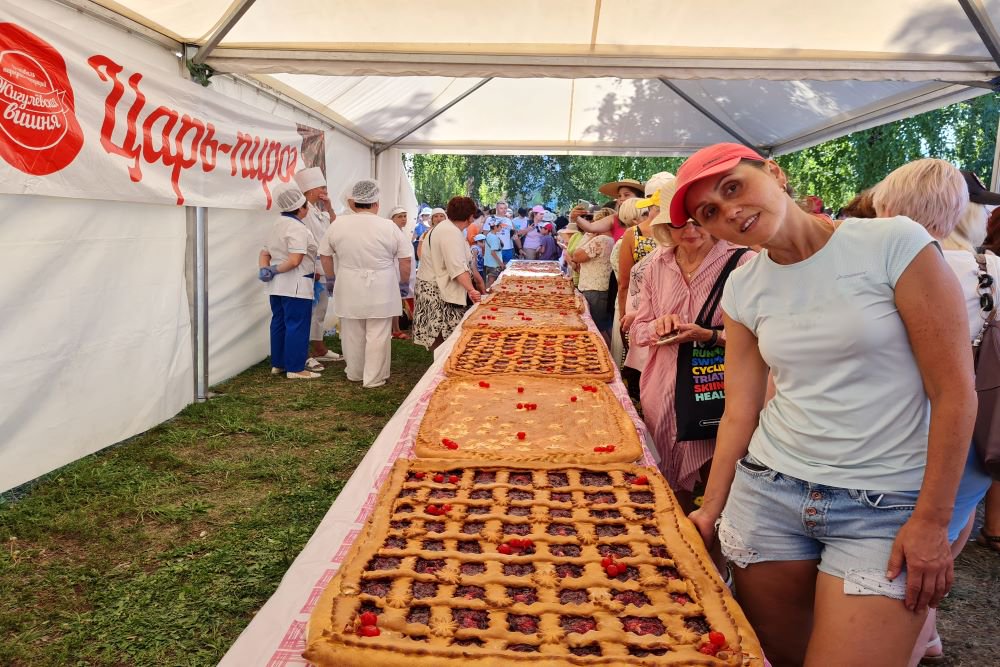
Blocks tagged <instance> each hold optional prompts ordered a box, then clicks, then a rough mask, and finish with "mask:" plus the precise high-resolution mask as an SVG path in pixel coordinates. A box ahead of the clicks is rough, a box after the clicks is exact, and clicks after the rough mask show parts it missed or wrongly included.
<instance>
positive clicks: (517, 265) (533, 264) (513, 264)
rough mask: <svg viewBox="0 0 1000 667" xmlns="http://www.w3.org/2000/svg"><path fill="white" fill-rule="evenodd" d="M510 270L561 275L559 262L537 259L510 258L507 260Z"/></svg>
mask: <svg viewBox="0 0 1000 667" xmlns="http://www.w3.org/2000/svg"><path fill="white" fill-rule="evenodd" d="M507 268H508V269H509V270H510V271H516V272H519V273H540V274H549V275H562V269H560V268H559V262H552V261H549V260H544V261H540V260H537V259H512V260H510V261H509V262H507Z"/></svg>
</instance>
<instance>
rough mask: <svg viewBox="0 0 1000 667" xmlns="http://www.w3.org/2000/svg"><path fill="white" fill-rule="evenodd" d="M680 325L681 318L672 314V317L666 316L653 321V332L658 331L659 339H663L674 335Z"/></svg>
mask: <svg viewBox="0 0 1000 667" xmlns="http://www.w3.org/2000/svg"><path fill="white" fill-rule="evenodd" d="M680 323H681V318H680V317H678V316H677V315H674V314H673V313H671V314H670V315H664V316H663V317H658V318H656V319H655V320H653V330H654V331H656V335H657V337H658V338H663V337H664V336H669V335H670V334H672V333H674V332H675V331H676V330H677V327H678V326H679V325H680Z"/></svg>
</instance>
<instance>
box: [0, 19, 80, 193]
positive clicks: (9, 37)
mask: <svg viewBox="0 0 1000 667" xmlns="http://www.w3.org/2000/svg"><path fill="white" fill-rule="evenodd" d="M82 147H83V131H82V130H81V129H80V123H79V122H78V121H77V119H76V112H75V109H74V101H73V89H72V88H71V87H70V84H69V75H68V74H67V72H66V61H64V60H63V58H62V56H61V55H59V53H58V52H57V51H56V50H55V48H53V47H52V45H51V44H49V43H48V42H45V41H43V40H42V39H39V38H38V36H36V35H34V34H32V33H30V32H28V31H27V30H25V29H24V28H22V27H21V26H18V25H15V24H13V23H0V157H2V158H3V159H4V160H6V161H7V162H8V163H9V164H10V165H11V166H12V167H14V168H15V169H19V170H21V171H23V172H24V173H26V174H31V175H34V176H44V175H46V174H51V173H53V172H57V171H59V170H60V169H63V168H64V167H66V166H67V165H68V164H69V163H71V162H72V161H73V159H74V158H75V157H76V156H77V154H78V153H79V152H80V149H81V148H82Z"/></svg>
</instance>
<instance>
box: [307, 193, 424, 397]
mask: <svg viewBox="0 0 1000 667" xmlns="http://www.w3.org/2000/svg"><path fill="white" fill-rule="evenodd" d="M378 202H379V187H378V183H377V182H376V181H373V180H370V179H364V180H361V181H358V182H357V183H355V184H354V185H353V186H352V187H351V191H350V194H349V195H348V197H347V205H348V206H349V207H350V209H351V211H352V212H351V213H350V214H347V215H341V216H339V217H338V218H337V223H336V224H334V225H330V227H329V228H328V229H327V231H326V234H325V235H324V237H323V240H322V241H321V242H320V244H319V246H320V247H319V253H320V260H321V262H322V264H323V270H324V272H325V273H326V275H327V280H328V282H329V278H330V277H334V278H335V281H334V287H333V312H334V313H335V314H336V315H337V317H339V318H340V340H341V343H342V347H343V352H344V358H345V360H346V361H347V368H346V369H345V372H346V373H347V379H348V380H350V381H351V382H361V383H362V386H364V387H365V388H372V387H381V386H382V385H384V384H385V383H386V380H388V379H389V360H390V355H391V341H392V318H393V317H394V316H398V315H399V314H400V313H401V312H402V308H401V303H400V299H399V276H408V275H410V261H411V258H412V256H413V248H411V247H410V244H409V242H408V241H407V239H406V238H405V237H404V236H403V235H401V234H400V233H399V230H398V228H397V227H396V225H394V224H393V223H392V221H391V220H387V219H386V218H381V217H379V215H378ZM334 267H336V273H335V272H334Z"/></svg>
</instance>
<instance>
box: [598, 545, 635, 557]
mask: <svg viewBox="0 0 1000 667" xmlns="http://www.w3.org/2000/svg"><path fill="white" fill-rule="evenodd" d="M597 553H599V554H601V555H602V556H614V557H615V558H628V557H629V556H631V555H632V547H630V546H629V545H627V544H598V545H597Z"/></svg>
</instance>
